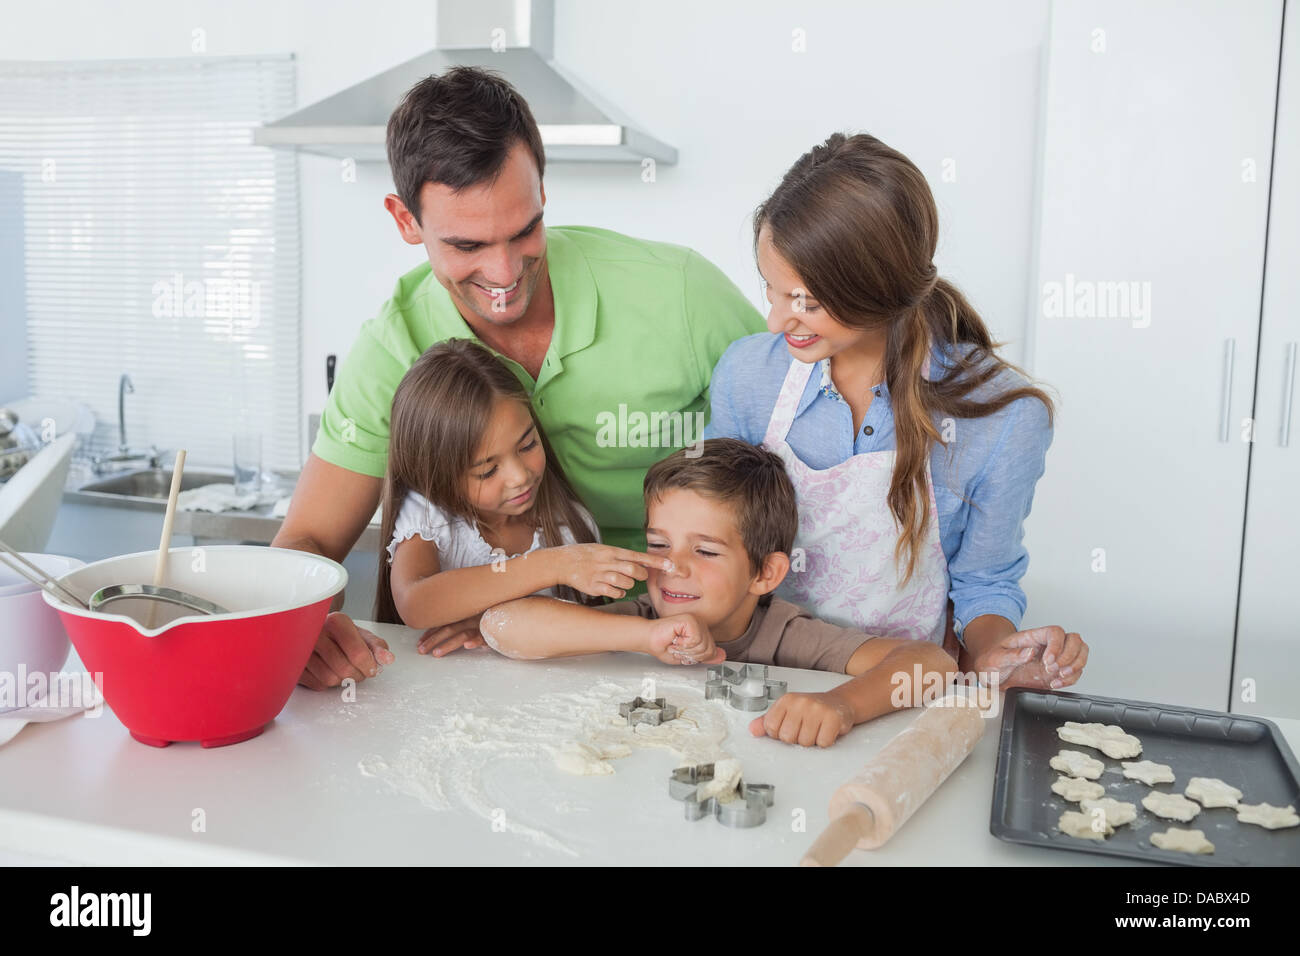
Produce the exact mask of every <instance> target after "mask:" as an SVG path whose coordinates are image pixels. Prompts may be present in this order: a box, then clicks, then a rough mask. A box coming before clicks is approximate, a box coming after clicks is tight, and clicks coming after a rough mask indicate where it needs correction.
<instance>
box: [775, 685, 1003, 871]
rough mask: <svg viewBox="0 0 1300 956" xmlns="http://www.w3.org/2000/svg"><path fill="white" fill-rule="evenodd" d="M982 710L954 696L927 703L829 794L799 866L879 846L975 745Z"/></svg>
mask: <svg viewBox="0 0 1300 956" xmlns="http://www.w3.org/2000/svg"><path fill="white" fill-rule="evenodd" d="M982 713H983V712H982V711H981V710H980V708H979V707H978V706H977V705H976V704H975V702H974V701H973V700H969V699H967V698H965V697H961V696H957V697H954V696H953V695H949V696H948V697H945V698H943V700H941V701H936V702H935V703H934V704H932V705H930V706H929V707H926V708H925V710H924V711H922V713H921V715H920V716H919V717H917V718H916V720H914V721H913V722H912V724H911V726H909V727H908V728H906V729H905V730H903V731H902V732H901V733H899V734H898V736H896V737H895V738H894V739H893V740H891V741H890V742H889V743H887V744H885V746H884V748H883V749H882V750H881V751H880V753H878V754H876V756H875V757H873V758H872V759H871V760H870V761H869V762H868V763H867V765H866V766H865V767H863V768H862V770H861V772H859V773H858V775H857V776H855V777H853V778H852V779H850V780H848V781H847V782H845V783H844V784H843V785H841V786H840V788H839V789H838V790H836V791H835V793H833V794H832V795H831V805H830V817H831V823H830V825H829V826H828V827H827V828H826V829H825V830H824V831H822V834H821V836H819V837H818V838H817V840H816V842H814V843H813V845H812V847H811V848H810V849H809V850H808V853H807V854H806V855H805V856H804V858H803V860H802V861H800V865H801V866H835V865H836V864H837V863H839V862H840V860H842V859H844V857H846V856H847V855H848V853H849V851H850V850H852V849H853V848H854V847H855V846H856V847H857V848H858V849H861V850H874V849H876V848H877V847H879V846H883V845H884V844H885V842H886V841H887V840H888V839H889V838H890V837H892V836H893V835H894V833H895V832H896V831H897V830H898V828H899V827H901V826H902V825H903V824H904V823H906V822H907V820H908V818H909V817H910V816H911V815H912V814H913V813H915V812H916V810H917V808H919V807H920V806H921V804H923V803H925V801H926V800H928V799H929V798H930V794H932V793H934V791H935V790H937V789H939V784H941V783H943V782H944V780H946V779H948V775H949V774H950V773H952V772H953V770H955V769H956V768H957V766H958V765H959V764H960V763H961V762H962V761H963V760H965V759H966V756H967V755H968V754H969V753H970V752H971V751H972V750H974V749H975V744H976V743H977V742H978V741H979V739H980V737H981V736H982V735H983V733H984V725H985V723H986V722H987V718H986V717H984V716H982Z"/></svg>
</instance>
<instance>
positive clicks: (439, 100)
mask: <svg viewBox="0 0 1300 956" xmlns="http://www.w3.org/2000/svg"><path fill="white" fill-rule="evenodd" d="M387 138H388V165H389V167H390V168H391V169H392V173H393V184H394V185H395V186H396V187H397V195H398V196H399V197H400V198H401V200H402V202H404V203H405V204H406V208H407V209H409V210H410V211H411V215H413V216H414V217H415V221H416V222H417V223H418V222H420V190H421V189H423V188H424V184H425V183H440V184H443V185H446V186H450V187H451V188H452V189H453V190H455V191H460V190H462V189H465V188H467V187H469V186H474V185H477V184H479V183H483V182H490V181H491V180H493V179H495V178H496V177H497V176H498V175H499V174H500V172H501V169H502V167H503V166H505V163H506V156H507V155H508V154H509V152H510V150H511V148H512V147H513V146H514V145H515V143H517V142H522V143H523V144H524V145H525V146H527V147H528V149H529V150H530V151H531V152H532V154H533V158H534V159H536V160H537V175H538V176H539V177H540V176H541V175H542V173H543V172H544V171H545V169H546V153H545V151H544V150H543V148H542V134H541V133H540V132H538V129H537V122H536V120H534V119H533V113H532V110H530V109H529V108H528V103H527V101H526V100H525V99H524V98H523V97H522V96H520V95H519V91H518V90H516V89H515V88H514V87H513V86H511V85H510V84H509V83H508V82H506V80H505V79H504V78H503V77H502V76H501V75H500V74H499V73H496V72H493V71H491V70H484V69H480V68H479V67H475V66H457V67H453V68H452V69H450V70H448V71H447V72H446V73H443V74H442V75H441V76H427V77H425V78H424V79H423V80H421V81H420V82H419V83H416V84H415V86H413V87H411V88H410V89H409V90H407V92H406V95H405V96H404V97H402V102H401V103H399V104H398V106H397V109H395V110H393V115H392V116H390V117H389V118H388V136H387Z"/></svg>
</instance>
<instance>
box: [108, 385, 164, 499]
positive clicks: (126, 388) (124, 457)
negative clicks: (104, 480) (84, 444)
mask: <svg viewBox="0 0 1300 956" xmlns="http://www.w3.org/2000/svg"><path fill="white" fill-rule="evenodd" d="M127 392H130V393H131V394H135V385H134V383H132V381H131V376H130V375H127V374H126V373H125V372H123V373H122V377H121V378H119V379H118V380H117V436H118V445H117V454H116V455H108V456H103V455H97V456H96V457H94V458H93V459H91V464H92V465H93V467H94V469H95V474H97V475H102V474H104V472H105V471H115V470H119V469H114V468H106V467H105V466H106V465H125V464H128V463H130V462H141V461H146V460H147V461H148V462H149V467H150V468H154V469H156V468H158V467H159V462H160V459H161V457H162V454H163V453H162V452H160V451H159V450H158V446H157V445H154V444H152V443H151V444H150V445H149V450H148V451H132V450H131V446H130V445H128V444H127V443H126V394H127Z"/></svg>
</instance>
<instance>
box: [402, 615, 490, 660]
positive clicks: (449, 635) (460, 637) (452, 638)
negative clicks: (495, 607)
mask: <svg viewBox="0 0 1300 956" xmlns="http://www.w3.org/2000/svg"><path fill="white" fill-rule="evenodd" d="M482 619H483V615H482V614H475V615H473V616H471V617H467V618H465V619H464V620H460V621H456V622H455V623H454V624H444V625H443V626H442V627H431V628H429V629H428V630H427V631H425V632H424V635H423V636H422V637H421V638H420V642H419V643H418V644H416V645H415V649H416V650H417V651H419V652H420V653H421V654H430V653H431V654H433V656H434V657H445V656H446V655H448V654H450V653H451V652H452V651H454V650H457V649H458V648H462V647H463V648H465V650H469V649H471V648H474V647H483V646H485V645H486V644H487V642H486V641H484V640H483V634H482V632H481V631H480V630H479V621H481V620H482Z"/></svg>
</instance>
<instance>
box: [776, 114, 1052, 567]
mask: <svg viewBox="0 0 1300 956" xmlns="http://www.w3.org/2000/svg"><path fill="white" fill-rule="evenodd" d="M764 225H766V226H767V227H768V229H769V232H770V235H771V238H772V242H773V245H774V246H775V247H776V250H777V252H779V253H780V254H781V256H782V258H784V259H785V261H786V262H787V263H788V264H789V265H790V267H791V268H792V269H793V270H794V272H795V273H796V274H797V275H798V276H799V278H800V279H801V280H802V281H803V283H804V286H805V288H806V290H807V292H808V294H809V296H811V297H813V298H814V299H815V300H816V301H817V302H818V303H819V304H820V305H822V306H824V307H825V308H826V310H827V312H828V313H830V315H832V316H833V317H834V318H835V319H836V320H837V321H839V322H840V323H841V324H842V325H846V326H848V327H849V328H854V329H863V330H866V329H872V330H874V329H881V328H883V329H885V330H886V335H887V345H886V349H885V382H886V384H887V385H888V386H889V395H890V400H891V401H892V402H893V407H894V432H895V437H896V451H897V454H896V458H895V461H894V472H893V477H892V480H891V481H890V485H889V507H890V510H892V511H893V513H894V516H895V518H896V519H897V520H898V524H899V527H900V528H902V529H903V531H902V534H901V535H900V537H899V540H898V544H897V546H896V547H895V549H894V560H895V564H896V565H897V564H899V563H900V562H901V556H902V554H903V553H904V552H906V553H907V555H908V558H907V569H906V573H905V574H904V575H903V576H902V579H901V580H902V581H903V582H904V583H905V582H906V581H908V580H909V579H910V578H911V576H912V572H913V570H914V569H915V566H916V549H917V546H918V545H919V544H920V540H921V535H922V534H923V533H924V530H925V526H926V523H927V522H928V521H929V510H930V501H929V496H928V495H927V494H926V486H925V473H926V468H927V463H928V461H929V456H930V449H931V447H932V446H933V443H934V442H935V441H939V440H940V439H941V436H940V434H939V431H938V429H937V428H936V426H935V424H934V420H933V419H934V416H935V415H936V413H937V415H938V416H940V417H952V418H954V419H961V418H982V417H984V416H986V415H991V414H993V413H994V412H996V411H998V410H999V409H1002V408H1005V407H1006V406H1007V405H1009V404H1011V403H1012V402H1014V401H1016V400H1017V399H1020V398H1026V397H1033V398H1036V399H1038V400H1039V401H1041V402H1042V403H1043V404H1044V405H1045V406H1046V407H1047V420H1048V424H1049V425H1050V424H1051V422H1052V419H1053V413H1054V407H1053V404H1052V400H1051V399H1050V398H1049V397H1048V396H1047V394H1046V393H1045V392H1044V391H1043V390H1042V389H1040V388H1036V387H1033V386H1025V387H1019V388H1010V389H1007V390H1004V391H1001V392H1000V393H998V394H997V395H996V396H994V397H993V398H991V399H990V400H988V401H986V402H979V401H975V400H973V399H972V398H970V397H969V396H970V393H971V392H972V391H973V390H975V389H977V388H979V387H980V386H982V385H984V384H985V383H987V382H989V381H990V380H991V379H993V378H995V377H997V376H998V375H1000V374H1001V373H1002V372H1003V371H1005V370H1007V369H1011V370H1013V371H1015V372H1017V373H1019V374H1020V375H1021V376H1023V377H1024V378H1025V379H1026V380H1028V379H1029V376H1028V375H1027V374H1026V373H1025V372H1024V371H1023V370H1022V369H1020V368H1019V367H1017V366H1015V365H1012V364H1011V363H1009V362H1007V361H1006V360H1004V359H1003V358H1001V357H1000V356H999V355H997V354H996V352H995V351H994V350H995V349H997V348H1000V347H1001V346H1002V345H1003V344H1004V343H1001V342H994V341H993V340H992V338H991V337H990V335H989V330H988V328H987V327H985V325H984V322H983V320H982V319H981V318H980V316H979V314H978V313H977V312H976V311H975V309H974V308H973V307H972V306H971V304H970V303H969V302H968V301H967V300H966V297H965V296H964V295H962V293H961V292H960V291H959V290H958V289H957V287H956V286H954V285H953V284H952V283H950V282H948V281H947V280H946V279H942V278H940V277H939V274H938V272H937V271H936V269H935V266H934V261H933V259H934V251H935V247H936V245H937V244H938V239H939V214H938V211H937V210H936V208H935V204H934V196H933V195H931V193H930V187H929V185H928V184H927V183H926V181H925V177H924V176H923V175H922V174H921V171H920V170H919V169H917V168H916V166H915V165H914V164H913V163H912V161H911V160H909V159H908V158H907V157H906V156H904V155H903V154H902V153H900V152H898V151H897V150H894V149H891V148H890V147H888V146H886V145H885V144H884V143H882V142H881V141H880V140H878V139H876V138H875V137H874V136H869V135H867V134H865V133H859V134H857V135H854V136H845V135H844V134H843V133H835V134H834V135H832V136H831V137H830V138H829V139H827V140H826V142H825V143H822V144H821V145H819V146H814V147H813V148H812V149H811V150H809V151H808V152H807V153H805V154H804V155H803V156H800V157H799V159H798V160H797V161H796V162H795V164H794V165H793V166H791V167H790V169H789V171H788V172H787V173H786V174H785V176H784V178H782V180H781V183H780V185H778V186H777V187H776V190H775V191H774V192H773V193H772V195H771V196H770V197H769V198H768V199H767V201H766V202H764V203H763V204H762V205H761V206H759V207H758V209H757V211H756V212H755V213H754V251H755V255H757V251H758V238H759V232H760V230H761V229H762V227H763V226H764ZM932 342H938V343H940V344H942V345H943V346H945V348H944V352H948V351H949V349H948V348H947V347H948V346H952V345H956V344H958V343H969V344H970V345H971V346H973V348H971V350H970V352H969V354H968V355H966V356H962V355H960V354H956V353H955V352H954V353H953V354H952V357H951V358H952V361H951V364H952V365H953V367H952V368H950V369H949V370H948V371H947V372H946V374H945V375H944V376H943V377H942V378H938V379H935V380H926V379H924V378H922V377H921V369H922V367H923V365H924V363H925V359H926V356H927V355H928V354H929V351H930V348H931V343H932ZM950 454H951V450H950Z"/></svg>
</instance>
